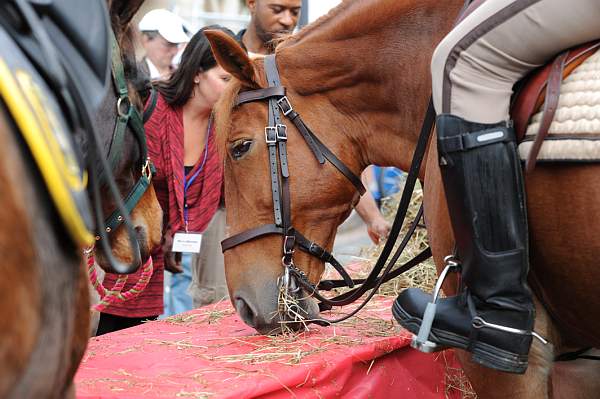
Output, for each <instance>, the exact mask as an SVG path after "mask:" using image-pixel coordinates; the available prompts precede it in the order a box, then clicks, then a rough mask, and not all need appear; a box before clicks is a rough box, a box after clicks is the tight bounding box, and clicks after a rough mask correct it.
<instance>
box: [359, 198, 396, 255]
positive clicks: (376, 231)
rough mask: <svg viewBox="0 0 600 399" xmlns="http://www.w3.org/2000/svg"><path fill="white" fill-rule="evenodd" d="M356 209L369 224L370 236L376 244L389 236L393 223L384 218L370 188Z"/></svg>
mask: <svg viewBox="0 0 600 399" xmlns="http://www.w3.org/2000/svg"><path fill="white" fill-rule="evenodd" d="M354 209H356V212H357V213H358V215H359V216H360V217H361V219H362V220H363V221H364V222H365V223H366V224H367V231H368V233H369V237H370V238H371V240H372V241H373V242H374V243H375V244H379V241H380V240H382V239H386V238H387V236H388V234H389V233H390V230H391V228H392V225H391V224H390V223H389V222H388V221H387V220H385V219H384V217H383V215H382V214H381V212H380V211H379V208H378V207H377V204H376V203H375V199H374V198H373V195H372V194H371V192H370V191H369V190H367V192H366V193H365V194H363V196H362V197H361V198H360V201H358V204H356V207H355V208H354Z"/></svg>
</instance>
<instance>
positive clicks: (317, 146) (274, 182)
mask: <svg viewBox="0 0 600 399" xmlns="http://www.w3.org/2000/svg"><path fill="white" fill-rule="evenodd" d="M264 69H265V75H266V78H267V82H268V85H269V87H267V88H264V89H258V90H250V91H245V92H242V93H240V94H239V95H238V98H237V102H236V106H238V105H242V104H245V103H248V102H253V101H261V100H267V101H268V125H267V127H265V141H266V144H267V150H268V151H269V167H270V176H271V193H272V197H273V213H274V220H275V223H273V224H265V225H262V226H259V227H256V228H252V229H249V230H246V231H243V232H241V233H239V234H236V235H234V236H232V237H229V238H227V239H225V240H223V241H222V243H221V246H222V249H223V252H225V251H227V250H228V249H231V248H233V247H236V246H238V245H240V244H243V243H246V242H248V241H251V240H254V239H256V238H259V237H263V236H266V235H272V234H278V235H282V236H283V245H282V255H283V256H282V265H283V267H284V279H285V278H289V276H290V275H293V276H294V277H296V280H297V281H298V282H299V283H300V285H301V286H302V287H303V288H304V289H305V290H307V292H308V293H309V294H310V295H312V296H314V297H315V298H316V299H318V300H319V301H320V304H319V307H320V309H321V310H328V309H331V308H332V307H333V306H344V305H348V304H350V303H352V302H354V301H356V300H357V299H358V298H360V297H361V296H362V295H363V294H364V293H366V292H367V291H368V290H370V289H372V291H371V293H370V294H369V296H368V297H367V298H366V300H365V301H364V302H363V303H362V304H361V305H360V306H359V307H358V308H357V309H355V310H354V311H353V312H351V313H350V314H348V315H346V316H344V317H342V318H339V319H337V320H325V319H317V320H312V321H314V322H317V323H321V324H329V323H332V322H338V321H342V320H345V319H347V318H349V317H351V316H352V315H354V314H355V313H356V312H358V311H359V310H360V309H361V308H362V307H364V306H365V305H366V303H367V302H368V301H369V300H370V299H371V298H372V297H373V295H374V294H375V293H376V292H377V289H378V288H379V286H381V284H383V283H384V282H386V281H388V280H390V279H392V278H394V277H396V276H398V275H399V274H401V273H403V272H405V271H406V270H408V269H410V268H411V267H414V266H416V265H418V264H419V263H421V262H423V261H424V260H426V259H427V258H429V257H430V256H431V250H430V248H427V249H425V250H424V251H422V252H421V253H420V254H418V255H417V256H415V257H414V258H413V259H412V260H410V261H409V262H407V263H406V264H404V265H402V266H401V267H399V268H397V269H396V270H392V269H393V267H394V265H395V263H396V262H397V260H398V258H399V257H400V255H401V254H402V251H403V250H404V248H405V247H406V245H407V244H408V242H409V240H410V237H411V236H412V233H413V232H414V231H415V229H416V228H417V226H418V223H419V221H420V219H421V216H422V208H421V209H420V210H419V213H418V216H417V217H416V218H415V220H414V221H413V223H412V225H411V227H410V228H409V231H408V233H407V234H406V235H405V237H404V238H403V240H402V242H401V244H400V246H399V247H398V249H397V250H396V252H395V253H394V255H393V256H392V258H391V260H390V262H389V263H387V261H388V258H389V256H390V254H391V252H392V250H393V247H394V245H395V243H396V240H397V238H398V235H399V233H400V230H401V228H402V224H403V223H404V219H405V217H406V213H407V211H408V207H409V204H410V199H411V196H412V193H413V191H414V186H415V183H416V181H417V179H418V173H419V170H420V166H421V163H422V160H423V158H424V154H425V150H426V147H427V142H428V141H429V136H430V133H431V131H432V129H433V126H434V123H435V111H434V109H433V103H432V101H431V100H430V102H429V106H428V109H427V114H426V117H425V120H424V122H423V126H422V128H421V134H420V136H419V141H418V143H417V147H416V149H415V153H414V155H413V162H412V164H411V167H410V171H409V173H408V176H407V179H406V183H405V186H404V191H403V193H402V198H401V200H400V203H399V205H398V212H397V213H396V218H395V220H394V223H393V225H392V229H391V231H390V235H389V237H388V240H387V242H386V244H385V246H384V248H383V250H382V253H381V255H380V257H379V259H378V260H377V262H376V264H375V266H374V268H373V270H372V271H371V273H370V275H369V276H368V277H367V278H366V279H364V280H352V279H351V278H350V276H349V275H348V273H347V272H346V270H345V269H344V268H343V266H342V265H341V264H340V263H339V262H338V261H337V260H336V259H335V258H334V257H333V255H332V254H331V253H329V252H327V251H326V250H325V249H324V248H323V247H321V246H320V245H318V244H316V243H314V242H312V241H310V240H309V239H308V238H306V237H305V236H304V235H302V234H301V233H300V232H298V231H297V230H296V229H295V228H294V227H293V226H292V224H291V212H290V193H289V181H288V179H289V169H288V160H287V126H286V125H285V124H283V118H282V116H281V114H283V116H284V117H287V118H288V119H289V120H290V121H291V122H292V123H293V124H294V126H295V127H296V128H297V130H298V131H299V132H300V134H301V136H302V137H303V138H304V140H305V142H306V144H307V145H308V147H309V148H310V149H311V151H312V153H313V154H314V156H315V158H316V159H317V161H318V162H319V163H320V164H324V163H325V160H327V161H329V162H330V163H331V164H332V165H333V166H334V167H335V168H336V169H337V170H338V171H339V172H340V173H342V174H343V175H344V176H345V177H346V178H347V179H348V180H349V181H350V182H351V183H352V184H353V185H354V186H355V187H356V189H357V190H358V192H359V193H360V194H361V195H362V194H364V193H365V188H364V186H363V184H362V182H361V180H360V178H359V177H358V176H357V175H355V174H354V173H353V172H352V171H351V170H350V169H349V168H348V167H347V166H346V165H345V164H344V163H343V162H342V161H341V160H340V159H339V158H337V157H336V156H335V155H334V154H333V153H332V152H331V151H330V150H329V149H328V148H327V147H326V146H325V145H324V144H323V143H322V142H321V141H320V140H319V138H318V137H317V136H316V135H315V134H314V133H313V132H312V131H311V130H310V129H309V128H308V126H307V125H306V123H304V121H303V120H302V118H301V117H300V115H299V114H298V113H297V112H296V111H295V110H294V108H293V107H292V104H291V102H290V100H289V98H288V97H287V96H286V89H285V87H283V86H281V82H280V78H279V71H278V69H277V65H276V59H275V55H268V56H266V57H265V59H264ZM296 247H298V248H300V250H302V251H304V252H307V253H308V254H310V255H312V256H316V257H317V258H318V259H320V260H322V261H324V262H327V263H329V264H331V265H332V266H333V267H334V268H335V269H336V270H337V271H338V273H339V274H340V275H341V276H342V278H343V280H342V281H338V280H327V281H322V282H320V283H319V284H318V286H315V285H314V284H312V283H311V282H310V281H309V280H308V277H307V276H306V274H305V273H304V272H303V271H302V270H300V269H299V268H297V267H296V266H295V265H294V262H293V255H294V251H295V248H296ZM386 263H387V265H386ZM384 267H385V270H383V269H384ZM382 270H383V273H382V274H381V275H380V273H381V271H382ZM355 283H358V284H361V285H360V286H359V287H356V288H354V289H353V290H350V291H348V292H346V293H344V294H342V295H339V296H337V297H335V298H326V297H324V296H322V295H321V294H319V292H318V290H319V289H325V290H330V289H332V288H336V287H342V286H348V287H350V288H353V287H354V284H355Z"/></svg>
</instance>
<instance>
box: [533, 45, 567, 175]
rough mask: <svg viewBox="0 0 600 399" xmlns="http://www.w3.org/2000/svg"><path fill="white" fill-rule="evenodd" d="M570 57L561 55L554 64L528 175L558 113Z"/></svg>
mask: <svg viewBox="0 0 600 399" xmlns="http://www.w3.org/2000/svg"><path fill="white" fill-rule="evenodd" d="M568 55H569V52H568V51H566V52H564V53H562V54H561V55H559V56H558V57H557V58H556V59H555V60H554V62H553V63H552V69H551V71H550V76H549V78H548V85H547V86H546V101H545V103H544V110H543V112H542V119H541V121H540V128H539V130H538V133H537V136H536V137H535V140H534V141H533V145H532V146H531V150H530V152H529V156H528V157H527V161H526V162H525V172H526V173H531V172H532V171H533V168H535V163H536V160H537V156H538V154H539V152H540V148H541V146H542V143H543V142H544V139H545V138H546V136H547V135H548V130H550V125H551V124H552V120H553V119H554V114H555V113H556V109H557V108H558V100H559V97H560V87H561V84H562V79H563V75H562V73H563V69H564V67H565V61H566V60H567V56H568Z"/></svg>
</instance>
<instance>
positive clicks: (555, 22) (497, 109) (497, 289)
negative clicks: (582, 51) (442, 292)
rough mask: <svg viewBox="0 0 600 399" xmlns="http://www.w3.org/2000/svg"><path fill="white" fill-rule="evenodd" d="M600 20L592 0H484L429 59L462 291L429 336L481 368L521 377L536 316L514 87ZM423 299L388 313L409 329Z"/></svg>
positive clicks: (413, 293)
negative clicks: (513, 119)
mask: <svg viewBox="0 0 600 399" xmlns="http://www.w3.org/2000/svg"><path fill="white" fill-rule="evenodd" d="M599 17H600V7H598V4H597V0H573V1H568V2H565V1H564V0H494V1H487V2H485V3H484V4H483V5H482V6H480V7H479V8H478V9H477V10H476V11H474V12H473V13H472V14H471V15H469V16H468V17H467V18H465V19H464V20H463V21H462V22H461V23H460V24H459V25H458V26H457V27H456V28H455V29H454V30H453V31H452V32H451V33H450V34H449V35H448V36H446V38H445V39H444V40H443V41H442V43H441V44H440V45H439V46H438V48H437V49H436V52H435V54H434V59H433V62H432V72H433V88H434V103H435V106H436V110H437V111H438V113H439V114H440V115H439V116H438V125H437V133H438V149H439V154H440V169H441V172H442V179H443V182H444V189H445V192H446V198H447V202H448V209H449V211H450V215H451V222H452V228H453V231H454V235H455V238H456V248H457V255H458V258H459V260H460V262H461V264H462V269H461V276H462V279H461V281H462V284H463V285H464V287H465V289H464V290H463V292H462V293H461V294H460V295H459V296H457V297H451V298H445V299H440V300H438V305H437V312H436V314H435V318H434V321H433V328H432V331H431V334H430V336H429V339H430V341H432V342H434V343H437V344H439V345H440V346H451V347H459V348H462V349H467V350H469V351H471V352H473V359H474V360H475V361H478V362H480V363H482V364H484V365H486V366H488V367H492V368H496V369H499V370H503V371H508V372H515V373H522V372H524V371H525V369H526V368H527V354H528V352H529V346H530V344H531V335H530V332H531V331H532V329H533V319H534V307H533V303H532V299H531V293H530V290H529V288H528V286H527V283H526V277H527V271H528V246H527V219H526V213H525V203H524V189H523V178H522V175H521V168H520V163H519V159H518V157H517V154H516V146H515V143H514V133H513V132H512V128H511V124H510V122H509V121H508V109H509V101H510V96H511V94H512V86H513V84H514V83H515V82H517V81H518V80H519V79H520V78H522V77H523V76H524V75H525V74H526V73H527V72H528V71H530V70H531V69H533V68H535V67H537V66H539V65H541V64H543V63H544V62H546V61H548V60H549V59H550V58H551V57H552V56H553V55H555V54H556V53H558V52H559V51H561V50H563V49H565V48H568V47H572V46H574V45H576V44H579V43H582V42H586V41H589V40H593V39H595V38H598V37H600V25H598V22H597V21H598V18H599ZM430 299H431V297H430V296H429V295H427V294H424V293H423V292H422V291H420V290H416V289H411V290H406V291H405V292H403V293H402V294H401V295H400V296H399V297H398V299H397V300H396V302H395V304H394V315H395V316H396V318H397V319H398V321H399V322H400V323H401V324H402V325H403V326H405V327H406V328H408V329H410V330H412V331H413V332H417V331H418V330H419V327H420V325H421V320H422V319H423V313H424V311H425V307H426V305H427V303H428V302H429V301H430ZM485 323H492V324H494V325H496V326H500V328H504V327H508V328H511V329H514V330H513V331H506V329H505V330H504V331H502V330H501V329H498V327H494V326H489V324H488V325H486V324H485ZM482 325H483V326H484V327H483V328H481V327H482Z"/></svg>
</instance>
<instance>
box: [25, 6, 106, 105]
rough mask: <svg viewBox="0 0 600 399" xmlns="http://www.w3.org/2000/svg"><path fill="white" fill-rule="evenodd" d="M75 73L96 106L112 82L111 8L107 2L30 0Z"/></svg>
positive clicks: (90, 100) (73, 74)
mask: <svg viewBox="0 0 600 399" xmlns="http://www.w3.org/2000/svg"><path fill="white" fill-rule="evenodd" d="M29 1H30V3H32V4H33V5H34V8H35V9H36V11H37V12H38V14H39V16H40V18H41V20H42V22H43V25H44V28H45V29H46V31H47V32H48V34H49V35H50V37H51V38H52V42H53V44H54V45H55V47H56V49H57V50H58V51H59V53H60V55H61V59H62V60H63V61H65V62H63V66H64V67H65V68H66V69H67V70H68V71H69V73H70V74H72V76H73V78H74V79H75V80H76V82H77V85H78V86H79V89H80V92H81V94H82V95H83V96H84V101H86V102H87V103H88V104H90V106H91V109H96V108H97V107H98V106H99V105H100V103H101V101H102V100H103V99H104V96H105V93H106V88H107V87H108V84H109V82H110V62H111V54H110V43H109V40H110V39H109V29H110V23H109V20H108V11H107V9H106V5H105V2H104V1H102V0H96V1H81V0H29Z"/></svg>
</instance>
